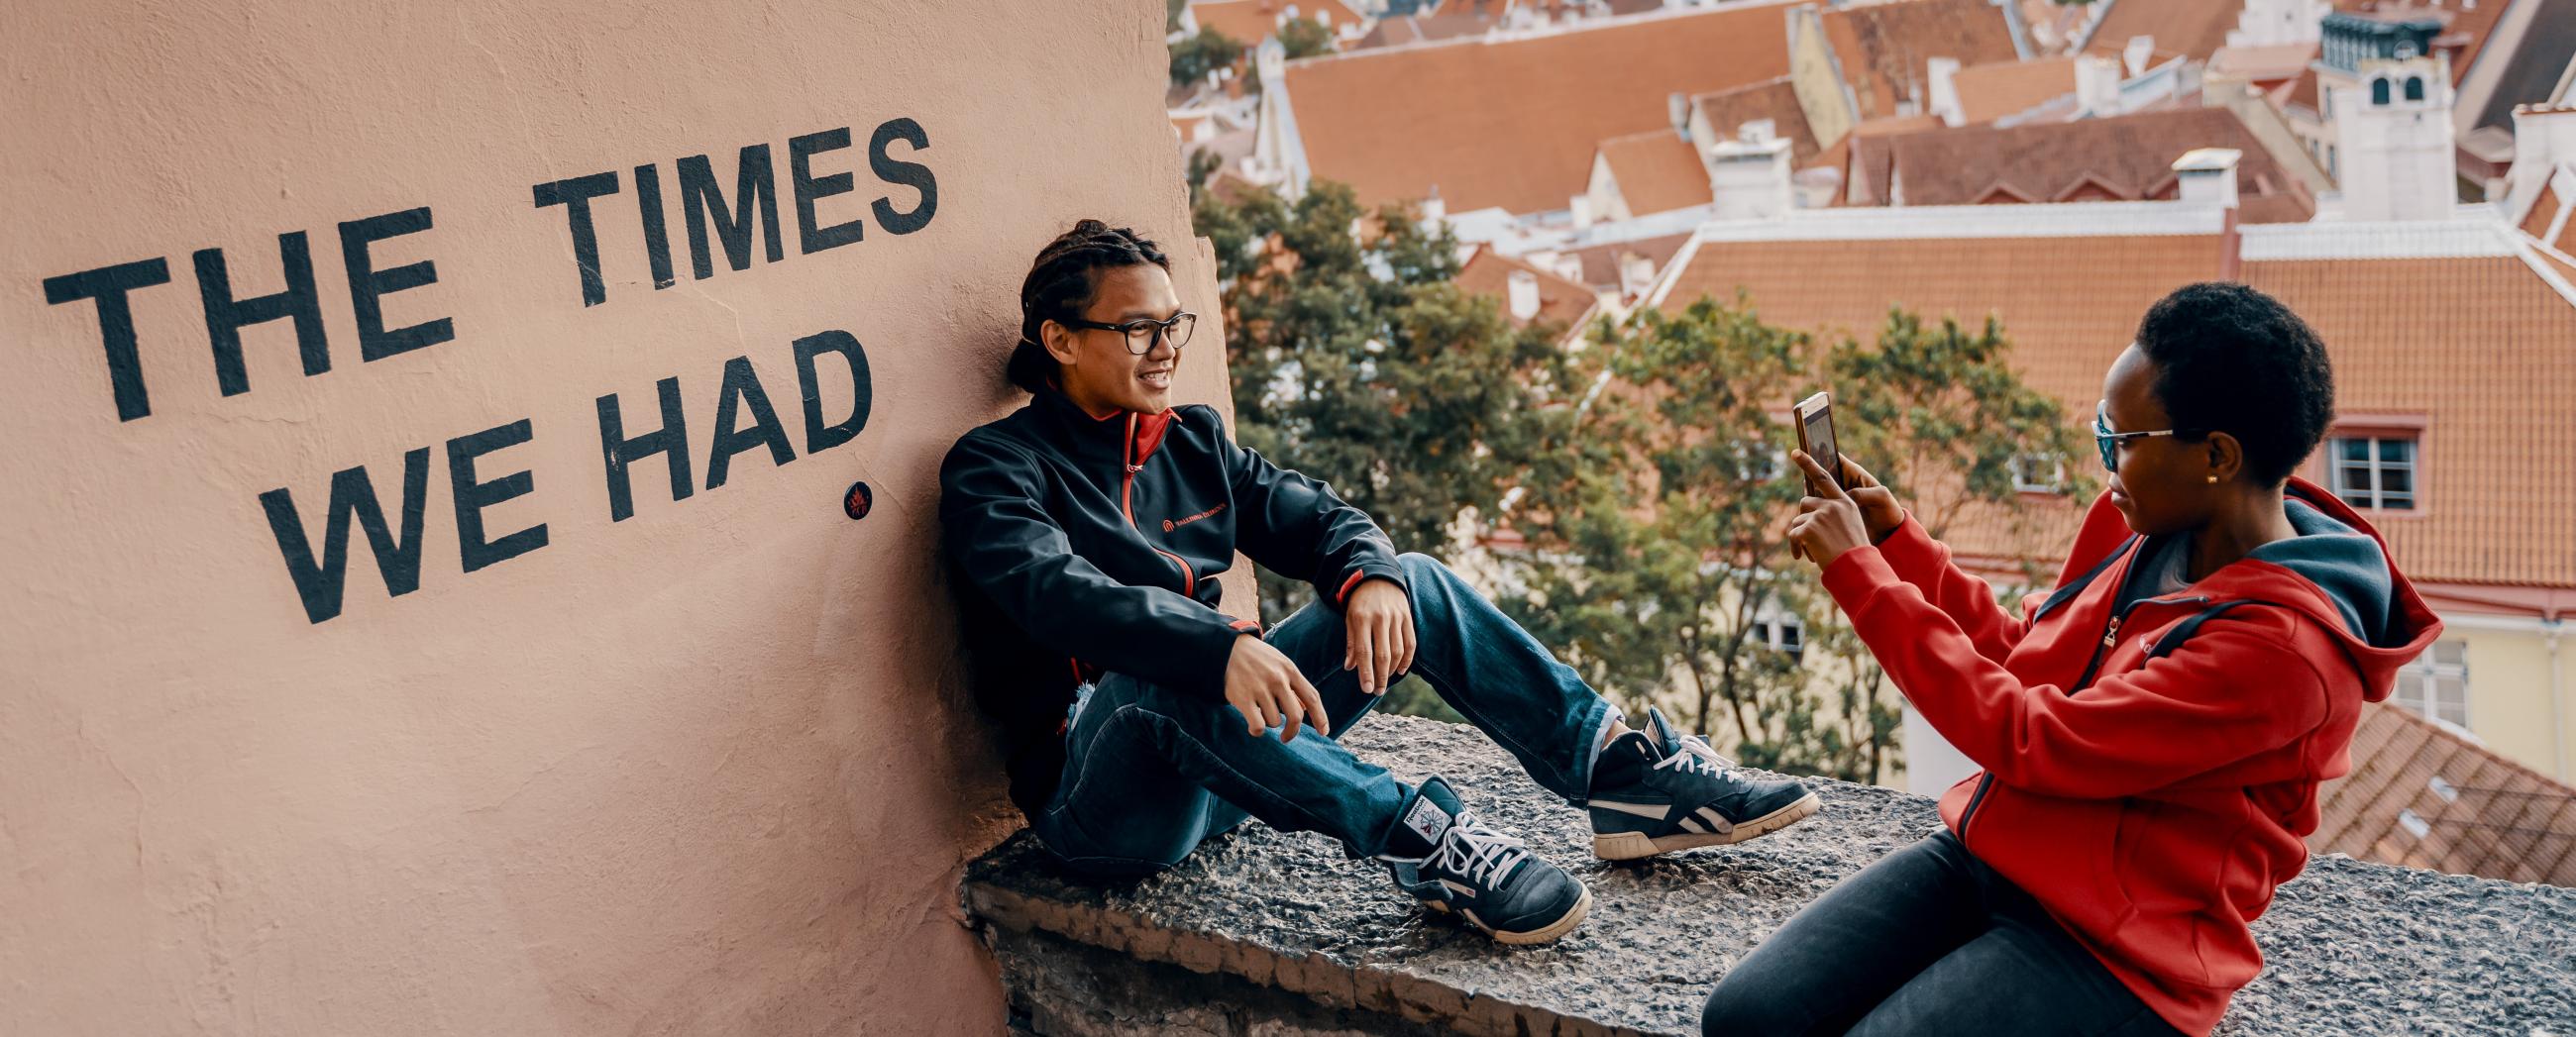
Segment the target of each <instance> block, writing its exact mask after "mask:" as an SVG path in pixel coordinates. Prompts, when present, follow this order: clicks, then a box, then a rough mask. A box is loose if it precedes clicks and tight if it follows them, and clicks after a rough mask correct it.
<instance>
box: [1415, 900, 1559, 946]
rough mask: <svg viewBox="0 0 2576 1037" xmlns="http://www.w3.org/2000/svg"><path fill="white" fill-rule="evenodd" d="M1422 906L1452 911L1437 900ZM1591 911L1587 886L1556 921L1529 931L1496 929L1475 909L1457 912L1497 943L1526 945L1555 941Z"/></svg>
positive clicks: (1424, 903) (1444, 911)
mask: <svg viewBox="0 0 2576 1037" xmlns="http://www.w3.org/2000/svg"><path fill="white" fill-rule="evenodd" d="M1422 906H1424V907H1427V908H1430V909H1432V910H1434V911H1439V912H1442V913H1444V914H1446V913H1451V908H1450V907H1449V905H1447V904H1442V903H1438V902H1435V901H1428V900H1426V901H1423V903H1422ZM1591 911H1592V890H1591V888H1590V887H1588V886H1587V887H1585V888H1584V890H1583V896H1582V898H1581V899H1578V900H1576V901H1575V902H1574V907H1573V909H1571V910H1569V911H1567V912H1566V913H1565V914H1563V915H1561V916H1559V917H1558V918H1557V920H1556V921H1553V922H1549V923H1548V924H1546V925H1542V926H1540V927H1538V928H1536V929H1531V930H1529V931H1527V932H1511V931H1508V930H1503V929H1496V928H1494V927H1492V926H1489V925H1486V924H1485V920H1484V919H1482V918H1478V917H1476V913H1475V912H1474V911H1468V910H1463V909H1461V910H1458V911H1456V912H1455V913H1457V914H1459V915H1461V916H1462V917H1464V918H1466V920H1467V924H1469V925H1473V926H1475V927H1476V928H1477V929H1479V930H1481V931H1483V932H1484V934H1485V935H1487V936H1491V937H1493V938H1494V942H1495V943H1502V944H1510V945H1512V946H1515V947H1526V946H1529V945H1531V944H1538V943H1553V942H1555V941H1556V939H1557V938H1558V937H1560V936H1564V935H1565V934H1567V933H1570V932H1573V931H1574V927H1575V926H1578V925H1582V924H1583V916H1584V915H1586V914H1589V913H1591Z"/></svg>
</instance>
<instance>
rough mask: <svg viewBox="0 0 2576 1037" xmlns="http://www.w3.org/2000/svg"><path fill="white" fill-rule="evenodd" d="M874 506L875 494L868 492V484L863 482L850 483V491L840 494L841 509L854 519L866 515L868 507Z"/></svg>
mask: <svg viewBox="0 0 2576 1037" xmlns="http://www.w3.org/2000/svg"><path fill="white" fill-rule="evenodd" d="M875 506H876V495H875V494H873V493H870V492H869V491H868V484H866V483H863V482H854V483H851V484H850V492H848V493H845V494H842V495H841V510H842V511H844V512H847V513H849V516H850V517H851V518H854V519H863V518H866V517H868V511H869V509H871V508H874V507H875Z"/></svg>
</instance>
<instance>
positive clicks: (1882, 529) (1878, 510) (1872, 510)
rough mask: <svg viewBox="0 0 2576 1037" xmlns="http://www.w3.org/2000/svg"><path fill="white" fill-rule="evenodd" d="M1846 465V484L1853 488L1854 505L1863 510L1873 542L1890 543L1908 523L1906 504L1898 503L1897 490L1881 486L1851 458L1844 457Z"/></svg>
mask: <svg viewBox="0 0 2576 1037" xmlns="http://www.w3.org/2000/svg"><path fill="white" fill-rule="evenodd" d="M1842 462H1843V484H1844V485H1846V486H1849V487H1851V499H1852V503H1853V504H1855V505H1858V506H1859V507H1860V520H1861V522H1862V524H1864V525H1866V526H1868V527H1869V542H1870V543H1873V544H1875V543H1879V542H1881V541H1884V540H1886V539H1887V535H1888V534H1890V533H1893V532H1896V527H1898V526H1902V525H1904V524H1905V505H1902V504H1899V503H1897V502H1896V493H1895V491H1892V490H1890V489H1888V488H1887V487H1885V486H1881V485H1879V483H1878V477H1877V476H1874V475H1871V474H1869V469H1867V468H1863V467H1861V466H1860V462H1858V461H1854V460H1852V459H1851V455H1849V454H1845V455H1843V458H1842Z"/></svg>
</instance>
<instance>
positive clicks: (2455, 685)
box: [2389, 641, 2469, 728]
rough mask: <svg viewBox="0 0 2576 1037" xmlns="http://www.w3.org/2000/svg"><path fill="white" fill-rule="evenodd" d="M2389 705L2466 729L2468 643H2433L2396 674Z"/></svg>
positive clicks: (2467, 713)
mask: <svg viewBox="0 0 2576 1037" xmlns="http://www.w3.org/2000/svg"><path fill="white" fill-rule="evenodd" d="M2389 701H2391V702H2394V703H2396V704H2397V705H2399V706H2403V707H2405V708H2406V709H2408V710H2411V711H2413V712H2414V713H2415V714H2416V715H2418V716H2421V717H2424V718H2425V719H2428V720H2439V721H2441V722H2443V723H2445V724H2449V725H2451V726H2453V727H2459V728H2466V727H2468V726H2469V645H2468V642H2466V641H2435V642H2433V647H2432V648H2431V649H2430V650H2428V651H2426V652H2425V653H2424V654H2422V655H2419V656H2416V657H2415V661H2414V662H2411V663H2407V664H2406V668H2405V669H2402V670H2399V671H2397V693H2396V694H2395V695H2393V696H2391V697H2390V699H2389Z"/></svg>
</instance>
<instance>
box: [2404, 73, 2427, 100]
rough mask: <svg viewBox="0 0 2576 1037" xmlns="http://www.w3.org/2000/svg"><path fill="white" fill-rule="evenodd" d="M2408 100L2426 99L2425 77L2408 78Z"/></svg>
mask: <svg viewBox="0 0 2576 1037" xmlns="http://www.w3.org/2000/svg"><path fill="white" fill-rule="evenodd" d="M2406 99H2407V100H2409V101H2421V100H2423V99H2424V77H2422V76H2408V77H2406Z"/></svg>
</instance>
